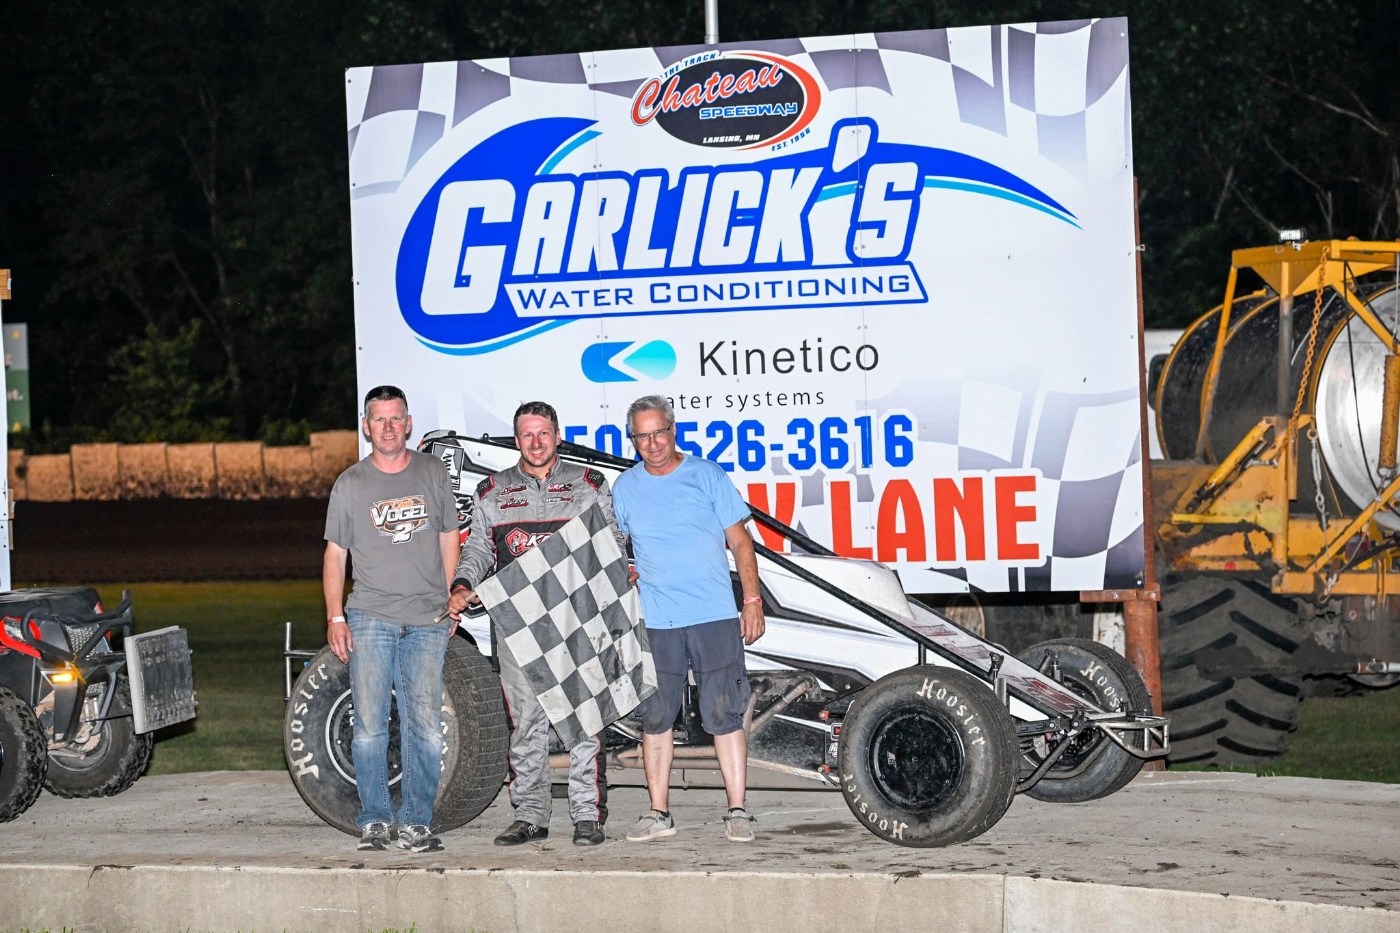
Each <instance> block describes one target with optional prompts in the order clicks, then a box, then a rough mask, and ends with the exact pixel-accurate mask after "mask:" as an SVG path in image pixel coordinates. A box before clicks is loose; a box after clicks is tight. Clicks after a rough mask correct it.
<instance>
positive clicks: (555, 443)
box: [448, 402, 625, 846]
mask: <svg viewBox="0 0 1400 933" xmlns="http://www.w3.org/2000/svg"><path fill="white" fill-rule="evenodd" d="M515 443H516V446H517V447H519V448H520V462H519V463H518V464H516V465H515V466H513V467H509V468H507V469H504V470H501V471H500V472H499V473H494V474H492V475H491V476H489V477H487V478H486V479H484V480H482V482H481V484H480V485H479V486H477V488H476V508H475V509H473V511H472V517H471V525H470V533H469V534H468V535H467V540H466V541H465V542H464V544H463V546H462V557H461V561H460V562H459V563H458V564H457V572H456V574H455V575H454V579H453V581H452V596H451V599H450V601H449V603H448V609H449V611H451V612H452V613H453V616H454V617H455V616H456V615H457V614H458V613H460V612H461V611H462V610H463V609H465V608H466V607H467V605H468V604H470V603H475V602H477V599H476V597H475V594H474V593H473V590H475V589H476V587H477V586H478V585H479V584H480V583H481V581H482V580H484V579H486V578H487V577H488V576H490V575H491V574H493V573H495V572H496V571H497V570H499V569H500V568H502V567H504V566H506V565H507V564H509V563H510V562H511V561H513V560H515V559H516V558H517V557H519V556H520V555H522V554H524V553H525V552H526V551H528V550H530V549H531V548H533V547H535V546H536V545H537V544H539V543H540V542H541V541H543V540H544V539H546V538H548V537H549V536H550V535H552V534H554V533H555V532H556V531H558V530H559V529H560V528H562V527H563V526H564V524H565V523H566V522H568V521H569V520H570V519H572V518H575V517H576V516H578V515H580V514H582V513H583V512H585V511H587V510H588V509H589V507H591V506H592V505H593V504H594V503H597V504H598V505H599V506H600V507H601V508H602V510H603V515H604V516H605V517H606V518H607V520H608V524H610V525H611V526H612V529H613V533H614V534H615V535H617V540H618V545H619V546H623V547H625V544H624V539H623V536H622V533H621V532H620V531H618V530H617V519H616V517H615V516H614V514H613V501H612V493H611V492H610V491H609V490H608V483H607V480H605V479H604V478H603V474H602V473H600V472H598V471H597V470H592V469H588V468H585V467H582V466H579V465H578V464H574V463H567V462H564V461H561V460H560V459H559V454H558V447H559V418H558V416H557V415H556V414H555V411H554V408H553V407H551V406H550V405H548V404H546V403H544V402H526V403H524V404H523V405H521V406H520V407H519V408H518V409H516V412H515ZM496 644H497V646H498V648H497V652H496V654H497V657H498V659H499V661H500V665H501V683H502V685H503V686H504V687H505V694H506V703H507V705H508V706H509V708H510V715H511V719H512V721H513V728H512V731H511V734H510V767H511V771H512V778H511V782H510V786H509V787H510V802H511V805H512V806H513V807H514V808H515V821H514V822H512V823H511V824H510V826H509V827H507V828H506V830H505V831H504V832H502V833H501V834H500V835H499V836H497V837H496V845H498V846H515V845H521V844H523V843H526V842H536V841H539V840H543V839H546V838H548V836H549V817H550V812H551V810H552V809H553V800H552V799H551V797H550V768H549V720H548V718H547V717H546V716H545V712H544V708H543V707H542V706H540V703H539V700H537V699H536V698H535V693H534V690H533V689H532V688H531V687H530V684H529V682H528V681H527V680H526V679H525V675H524V673H523V672H522V671H521V669H520V667H519V665H518V664H516V662H515V658H514V657H513V656H512V655H511V653H510V651H509V649H506V648H504V641H503V639H502V638H500V637H499V633H497V638H496ZM600 745H601V743H600V741H599V737H598V736H593V737H592V738H589V739H586V740H584V741H582V742H580V743H578V744H577V745H575V746H574V747H573V748H572V749H570V751H569V815H570V817H571V818H572V819H573V822H574V845H580V846H591V845H598V844H600V843H601V842H602V841H603V838H604V837H603V823H604V822H605V821H606V820H607V816H608V806H607V802H608V784H607V776H606V773H605V767H606V766H605V763H604V759H603V755H602V753H601V748H600Z"/></svg>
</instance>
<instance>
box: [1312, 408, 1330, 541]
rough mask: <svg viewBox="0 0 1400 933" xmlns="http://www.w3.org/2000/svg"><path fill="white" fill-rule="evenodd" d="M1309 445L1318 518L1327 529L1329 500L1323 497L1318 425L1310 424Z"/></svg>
mask: <svg viewBox="0 0 1400 933" xmlns="http://www.w3.org/2000/svg"><path fill="white" fill-rule="evenodd" d="M1308 447H1309V449H1310V451H1311V453H1312V471H1313V490H1314V494H1313V503H1314V504H1315V505H1316V506H1317V520H1318V522H1319V523H1320V524H1321V525H1322V530H1323V531H1324V532H1325V531H1326V530H1327V500H1326V499H1324V498H1323V497H1322V454H1321V453H1320V452H1319V451H1318V449H1317V427H1316V426H1315V425H1311V424H1310V425H1308Z"/></svg>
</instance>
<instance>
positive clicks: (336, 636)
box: [326, 622, 355, 664]
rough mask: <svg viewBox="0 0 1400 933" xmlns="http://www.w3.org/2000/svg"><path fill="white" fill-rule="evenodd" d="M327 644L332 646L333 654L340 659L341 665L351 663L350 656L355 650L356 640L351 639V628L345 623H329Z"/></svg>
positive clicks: (327, 624) (327, 626)
mask: <svg viewBox="0 0 1400 933" xmlns="http://www.w3.org/2000/svg"><path fill="white" fill-rule="evenodd" d="M326 644H328V645H330V646H331V654H334V655H335V656H336V657H337V658H340V663H341V664H349V663H350V654H351V652H353V651H354V650H355V639H353V638H351V637H350V626H348V625H346V624H345V623H344V622H327V623H326Z"/></svg>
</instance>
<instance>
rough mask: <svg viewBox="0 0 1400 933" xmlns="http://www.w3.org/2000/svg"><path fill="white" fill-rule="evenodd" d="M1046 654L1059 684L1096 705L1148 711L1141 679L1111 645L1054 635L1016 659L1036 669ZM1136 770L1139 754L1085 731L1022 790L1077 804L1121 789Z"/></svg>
mask: <svg viewBox="0 0 1400 933" xmlns="http://www.w3.org/2000/svg"><path fill="white" fill-rule="evenodd" d="M1051 652H1054V653H1055V655H1056V656H1057V657H1058V658H1059V660H1060V678H1061V682H1062V683H1063V684H1064V685H1065V686H1066V687H1068V688H1069V689H1070V690H1071V691H1072V692H1074V693H1075V694H1077V695H1079V696H1081V697H1083V698H1084V699H1086V700H1089V701H1090V702H1092V703H1093V704H1094V705H1095V706H1098V707H1099V708H1100V709H1105V710H1111V709H1121V710H1123V711H1124V712H1133V713H1144V714H1147V715H1149V716H1150V715H1151V714H1152V695H1151V694H1149V693H1148V692H1147V687H1146V686H1145V685H1144V684H1143V682H1142V678H1141V677H1139V676H1138V672H1137V671H1135V670H1133V666H1132V665H1131V664H1129V663H1128V659H1127V658H1125V657H1123V656H1122V655H1121V654H1119V653H1118V652H1116V651H1114V650H1113V649H1112V648H1109V647H1108V646H1106V645H1101V644H1099V643H1098V642H1096V641H1090V640H1089V639H1087V638H1054V639H1051V640H1050V641H1046V642H1041V643H1040V644H1038V645H1032V646H1031V647H1030V648H1027V649H1026V650H1025V651H1024V652H1022V653H1021V660H1022V661H1024V662H1026V663H1027V664H1029V665H1030V666H1031V667H1034V668H1039V667H1040V665H1041V664H1042V663H1043V662H1044V661H1045V659H1046V658H1047V657H1048V656H1049V655H1050V653H1051ZM1129 737H1130V738H1131V737H1132V734H1131V733H1129ZM1090 756H1094V757H1093V761H1092V762H1091V763H1090V764H1089V765H1088V767H1086V768H1085V769H1084V770H1083V771H1082V772H1080V773H1079V774H1076V775H1074V776H1072V777H1067V778H1063V779H1058V780H1057V779H1056V772H1060V773H1064V772H1067V771H1073V770H1074V769H1075V768H1077V767H1079V766H1080V765H1081V764H1083V763H1084V762H1085V761H1086V760H1087V759H1089V758H1090ZM1036 763H1038V762H1033V763H1032V765H1033V764H1036ZM1141 770H1142V759H1141V758H1137V757H1134V756H1133V755H1130V754H1128V753H1127V752H1125V751H1124V750H1123V749H1121V748H1119V747H1118V746H1117V745H1115V744H1114V743H1113V741H1112V740H1111V739H1109V738H1108V737H1107V736H1105V735H1103V734H1102V733H1101V732H1099V731H1098V730H1091V731H1089V732H1085V733H1083V734H1082V735H1080V736H1078V737H1076V738H1075V739H1074V740H1073V741H1072V742H1071V745H1070V747H1069V748H1068V749H1067V750H1066V751H1065V753H1064V754H1063V755H1062V756H1061V757H1060V759H1059V761H1057V762H1056V763H1055V764H1054V765H1053V766H1052V767H1051V768H1050V771H1049V772H1048V773H1047V774H1046V775H1045V777H1043V778H1042V779H1041V780H1040V781H1039V782H1038V783H1036V784H1035V785H1034V786H1033V787H1031V788H1030V790H1028V791H1026V793H1027V794H1028V795H1030V796H1031V797H1034V798H1035V799H1037V800H1048V801H1050V802H1052V803H1082V802H1084V801H1086V800H1097V799H1098V798H1100V797H1107V796H1108V795H1109V794H1112V793H1116V792H1117V791H1119V790H1122V789H1123V787H1124V786H1125V785H1127V783H1128V782H1129V781H1131V780H1132V779H1133V778H1134V777H1136V776H1137V773H1138V772H1139V771H1141Z"/></svg>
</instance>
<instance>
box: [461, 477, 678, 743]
mask: <svg viewBox="0 0 1400 933" xmlns="http://www.w3.org/2000/svg"><path fill="white" fill-rule="evenodd" d="M627 577H628V566H627V558H626V557H625V556H624V555H623V553H622V551H621V549H619V548H618V546H617V539H616V538H614V537H613V532H612V528H611V527H610V526H609V525H608V520H607V519H606V518H604V517H603V513H602V510H601V509H599V508H598V507H597V506H596V505H595V506H593V507H592V508H590V509H589V510H588V511H586V512H584V513H583V514H582V515H580V516H578V517H577V518H575V519H573V520H572V521H570V522H569V523H568V524H566V525H565V526H564V527H563V528H560V529H559V530H558V531H557V532H555V533H554V534H553V535H551V536H550V537H549V538H547V539H545V540H544V541H542V542H541V543H540V544H539V545H538V546H537V547H535V548H533V549H532V550H530V551H527V552H526V553H525V554H524V555H523V556H521V557H519V558H517V559H516V560H515V561H513V562H512V563H510V564H507V565H506V566H505V567H504V568H502V569H501V570H500V571H499V572H498V573H496V574H495V575H494V576H492V577H489V578H487V579H486V580H485V581H484V582H483V583H482V584H481V586H479V587H477V590H476V592H477V595H478V596H480V597H481V601H482V603H483V604H484V605H485V606H486V608H487V609H488V610H489V611H490V613H491V621H492V622H493V623H494V624H496V625H497V626H499V627H500V636H501V641H502V643H503V644H504V646H505V650H507V651H509V652H510V653H511V655H512V656H514V658H515V660H516V663H518V664H519V665H520V668H521V670H522V671H524V673H525V677H526V679H527V680H528V681H529V682H530V686H531V687H532V688H533V689H534V691H535V696H536V697H537V698H538V699H539V701H540V705H541V706H543V707H544V711H545V715H547V716H548V717H549V721H550V723H552V724H553V726H554V731H555V732H557V733H558V734H559V739H560V741H562V742H563V743H564V744H565V745H566V746H568V747H569V748H573V747H574V746H575V745H576V744H578V743H579V742H581V741H583V740H584V739H586V738H588V737H589V736H593V735H597V734H598V733H600V732H602V731H603V729H605V728H606V727H607V726H608V725H609V724H611V723H613V722H616V721H617V720H619V719H621V718H622V717H623V716H626V715H627V714H628V713H630V712H632V710H634V709H636V708H637V706H638V705H639V704H640V703H641V702H642V701H643V700H645V699H646V698H647V697H649V696H651V695H652V694H653V693H655V692H656V666H655V665H654V664H653V663H652V659H651V649H650V648H649V647H648V645H647V633H646V628H645V627H644V626H643V625H642V620H641V614H642V613H641V605H640V602H639V601H638V598H637V591H636V589H635V588H633V587H632V585H631V584H629V583H628V582H627Z"/></svg>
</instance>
